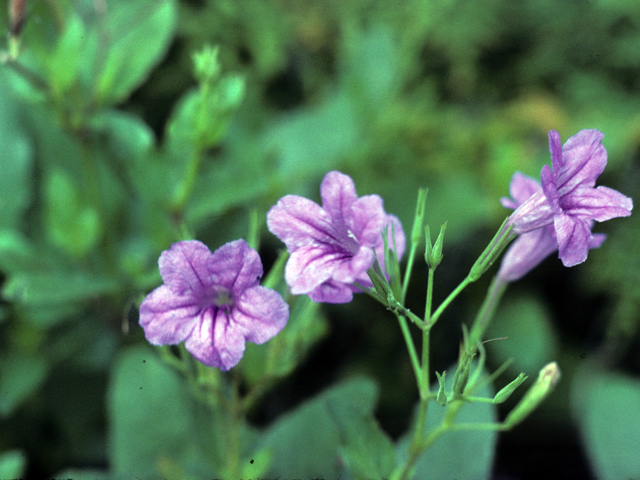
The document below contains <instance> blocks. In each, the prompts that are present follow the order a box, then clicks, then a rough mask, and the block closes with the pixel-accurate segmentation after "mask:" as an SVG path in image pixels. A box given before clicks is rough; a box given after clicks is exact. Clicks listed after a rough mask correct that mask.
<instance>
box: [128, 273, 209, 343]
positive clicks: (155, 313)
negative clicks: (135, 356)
mask: <svg viewBox="0 0 640 480" xmlns="http://www.w3.org/2000/svg"><path fill="white" fill-rule="evenodd" d="M201 309H202V306H201V305H199V302H198V299H196V298H194V297H192V296H189V295H183V296H179V295H176V294H175V292H173V290H171V289H170V288H169V287H167V286H166V285H161V286H160V287H158V288H156V289H155V290H154V291H153V292H151V293H150V294H149V295H147V296H146V297H145V299H144V300H143V301H142V303H141V304H140V325H141V326H142V327H143V329H144V334H145V337H146V339H147V340H148V341H149V343H151V344H153V345H176V344H178V343H180V342H182V341H184V339H185V338H187V337H188V336H189V334H190V333H191V331H192V330H193V328H194V327H195V324H196V321H197V320H196V316H197V315H198V314H199V312H200V311H201Z"/></svg>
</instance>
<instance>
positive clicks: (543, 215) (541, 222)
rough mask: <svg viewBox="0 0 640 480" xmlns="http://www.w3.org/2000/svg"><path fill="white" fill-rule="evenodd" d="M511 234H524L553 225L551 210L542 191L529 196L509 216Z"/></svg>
mask: <svg viewBox="0 0 640 480" xmlns="http://www.w3.org/2000/svg"><path fill="white" fill-rule="evenodd" d="M509 222H510V223H511V224H512V225H513V230H512V231H513V233H518V234H520V233H526V232H530V231H531V230H535V229H537V228H542V227H545V226H547V225H550V224H551V223H553V210H552V209H551V206H550V204H549V201H548V200H547V197H546V196H545V194H544V192H543V190H542V189H540V190H538V191H537V192H536V193H534V194H533V195H531V196H530V197H529V198H528V199H527V200H526V201H525V202H524V203H523V204H522V205H520V206H519V207H518V208H516V209H515V210H514V212H513V213H512V214H511V215H510V216H509Z"/></svg>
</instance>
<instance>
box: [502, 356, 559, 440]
mask: <svg viewBox="0 0 640 480" xmlns="http://www.w3.org/2000/svg"><path fill="white" fill-rule="evenodd" d="M559 380H560V368H559V367H558V364H557V363H556V362H551V363H549V364H547V365H545V366H544V367H543V368H542V370H540V374H539V375H538V379H537V380H536V383H534V384H533V385H532V386H531V388H530V389H529V391H527V393H525V395H524V397H522V400H520V402H519V403H518V404H517V405H516V406H515V408H514V409H513V410H511V412H509V415H507V418H505V420H504V425H505V426H506V427H507V428H512V427H514V426H516V425H517V424H518V423H520V422H522V421H523V420H524V419H525V418H527V417H528V416H529V414H530V413H531V412H533V411H534V410H535V409H536V408H537V407H538V405H540V404H541V403H542V401H543V400H544V399H545V398H547V397H548V396H549V394H550V393H551V392H552V391H553V389H554V387H555V386H556V384H557V383H558V381H559Z"/></svg>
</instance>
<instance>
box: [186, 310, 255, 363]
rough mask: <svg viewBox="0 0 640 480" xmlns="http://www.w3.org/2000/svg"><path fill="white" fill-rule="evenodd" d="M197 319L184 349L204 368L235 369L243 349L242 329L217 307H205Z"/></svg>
mask: <svg viewBox="0 0 640 480" xmlns="http://www.w3.org/2000/svg"><path fill="white" fill-rule="evenodd" d="M199 320H200V321H199V322H198V324H197V325H196V328H194V329H193V331H192V332H191V335H190V336H189V337H188V338H187V339H186V341H185V342H184V346H185V348H186V349H187V350H188V351H189V352H190V353H191V355H193V356H194V357H195V358H196V359H197V360H199V361H200V362H202V363H204V364H205V365H209V366H212V367H220V369H221V370H222V371H227V370H229V369H230V368H232V367H234V366H236V365H237V364H238V362H239V361H240V359H241V358H242V355H243V354H244V349H245V338H244V334H245V332H244V331H243V329H242V328H241V327H239V326H238V325H235V323H234V322H232V321H230V318H229V315H228V313H227V312H226V311H224V310H223V309H220V308H208V309H207V310H205V311H204V312H203V313H202V315H201V316H200V318H199Z"/></svg>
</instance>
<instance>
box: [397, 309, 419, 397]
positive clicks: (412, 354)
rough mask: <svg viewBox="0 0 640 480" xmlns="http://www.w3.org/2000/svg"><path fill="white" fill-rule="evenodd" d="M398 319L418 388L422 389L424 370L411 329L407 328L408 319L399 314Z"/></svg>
mask: <svg viewBox="0 0 640 480" xmlns="http://www.w3.org/2000/svg"><path fill="white" fill-rule="evenodd" d="M396 317H397V318H398V323H399V324H400V330H402V336H403V337H404V341H405V343H406V344H407V349H408V350H409V358H410V359H411V366H412V367H413V373H414V374H415V376H416V384H417V385H418V388H420V385H422V370H421V369H420V361H419V360H418V354H417V353H416V347H415V345H414V344H413V339H412V338H411V332H409V327H408V326H407V319H406V318H405V317H404V316H402V315H399V314H398V313H397V312H396Z"/></svg>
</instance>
